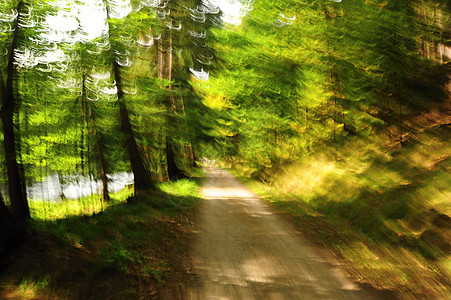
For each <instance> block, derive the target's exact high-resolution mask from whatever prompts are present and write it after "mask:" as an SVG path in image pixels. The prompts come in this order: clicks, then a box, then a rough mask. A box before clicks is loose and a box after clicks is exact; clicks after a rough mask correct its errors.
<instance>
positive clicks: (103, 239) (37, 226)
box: [0, 179, 199, 299]
mask: <svg viewBox="0 0 451 300" xmlns="http://www.w3.org/2000/svg"><path fill="white" fill-rule="evenodd" d="M159 190H160V191H157V192H155V193H152V194H148V195H144V196H140V197H139V198H137V197H132V198H130V193H128V192H127V191H123V192H122V193H121V194H120V195H116V196H115V197H113V201H111V203H108V205H107V207H106V208H105V209H104V210H103V211H97V209H92V210H87V209H86V207H84V208H83V209H79V207H74V203H70V202H68V203H61V204H59V205H62V206H64V205H66V206H67V207H63V208H62V207H61V206H59V207H58V206H56V204H55V206H53V205H51V206H49V205H48V204H47V205H46V206H45V209H46V211H45V215H44V216H45V217H40V216H42V215H40V214H39V213H40V212H41V208H39V206H34V211H33V214H34V217H35V218H34V219H33V221H32V223H31V226H30V227H31V229H30V232H29V233H28V236H27V238H26V240H25V242H24V243H23V245H22V246H21V247H20V248H19V249H17V250H16V251H15V252H14V253H13V254H11V255H10V256H9V257H8V258H6V259H4V260H3V261H1V262H0V298H2V299H133V298H138V299H158V291H159V289H161V288H163V286H164V285H165V284H166V283H168V281H171V280H172V277H173V274H176V273H177V272H181V270H180V268H181V263H180V262H181V260H182V259H183V257H184V254H185V251H186V250H187V245H186V243H187V240H188V239H189V234H190V231H191V227H192V225H193V221H192V219H193V218H194V208H195V206H196V203H197V202H198V200H199V179H183V180H179V181H177V182H174V183H163V184H160V185H159ZM168 199H171V200H172V201H167V200H168ZM174 203H176V204H177V205H174ZM156 204H157V205H156ZM92 207H93V208H94V207H95V206H94V205H93V206H92ZM65 213H66V215H65V216H64V214H65ZM68 213H69V214H68ZM70 214H72V215H70ZM49 215H51V216H55V217H56V218H54V219H53V220H50V221H49V220H48V218H47V217H46V216H49ZM60 216H64V217H63V218H59V217H60Z"/></svg>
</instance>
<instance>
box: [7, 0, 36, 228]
mask: <svg viewBox="0 0 451 300" xmlns="http://www.w3.org/2000/svg"><path fill="white" fill-rule="evenodd" d="M23 5H24V4H23V2H22V1H19V3H18V6H17V11H18V12H19V14H20V12H21V11H22V8H23ZM18 19H19V16H18V17H17V18H16V21H15V30H14V33H13V39H12V44H11V48H10V51H9V58H8V65H7V69H6V83H5V82H4V81H3V80H0V97H1V101H2V108H1V111H0V118H1V120H2V124H3V134H4V147H5V155H6V171H7V175H8V188H9V196H10V201H11V208H12V214H13V216H14V217H15V219H16V220H17V221H18V222H20V223H24V222H25V221H26V220H28V219H30V210H29V207H28V201H27V195H26V190H25V188H24V187H25V180H24V178H23V176H21V172H20V166H19V162H18V161H17V149H16V133H15V130H14V129H15V128H14V113H15V111H16V104H17V99H16V97H15V95H14V82H13V81H14V75H15V73H16V70H15V67H14V49H16V48H17V45H18V38H19V27H18V26H17V23H18Z"/></svg>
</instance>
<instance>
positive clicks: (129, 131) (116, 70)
mask: <svg viewBox="0 0 451 300" xmlns="http://www.w3.org/2000/svg"><path fill="white" fill-rule="evenodd" d="M105 4H106V8H107V20H108V21H109V22H110V21H111V20H112V19H111V17H110V15H111V11H110V10H111V8H110V7H109V6H108V1H105ZM111 41H112V40H110V42H111ZM110 53H111V55H112V60H113V74H114V80H115V82H116V86H117V97H118V100H117V103H118V105H119V114H120V116H119V119H120V123H121V130H122V132H123V134H124V136H125V146H126V148H127V153H128V158H129V160H130V166H131V169H132V172H133V175H134V181H135V194H141V193H142V192H145V191H149V190H155V184H154V183H153V181H152V178H151V175H150V172H149V171H148V169H147V168H146V166H145V165H144V161H143V158H142V155H141V153H140V149H139V147H138V144H137V142H136V138H135V133H134V129H133V126H132V123H131V121H130V112H129V110H128V108H127V105H126V100H125V92H124V89H123V88H124V86H123V80H122V74H121V66H120V64H119V63H118V60H119V59H120V58H119V57H116V54H117V53H120V51H119V49H118V46H117V45H115V43H111V52H110Z"/></svg>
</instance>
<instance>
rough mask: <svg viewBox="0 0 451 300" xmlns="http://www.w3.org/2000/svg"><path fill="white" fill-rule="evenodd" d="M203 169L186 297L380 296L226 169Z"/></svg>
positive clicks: (353, 297)
mask: <svg viewBox="0 0 451 300" xmlns="http://www.w3.org/2000/svg"><path fill="white" fill-rule="evenodd" d="M206 172H207V179H206V181H205V182H204V187H203V196H204V198H205V200H204V203H203V204H202V207H201V208H200V210H201V211H200V216H199V224H198V231H197V232H196V234H195V235H196V237H195V241H194V244H193V247H192V249H191V257H190V259H191V262H190V264H191V268H192V269H191V274H192V275H193V277H194V278H195V280H192V281H191V283H190V284H189V286H185V287H184V288H183V290H184V291H183V294H185V295H183V296H182V298H183V299H199V300H200V299H202V300H204V299H233V300H237V299H378V298H380V297H376V293H374V291H372V290H367V289H361V288H360V287H359V286H358V285H356V284H354V283H352V282H351V281H350V279H349V278H348V277H349V276H348V275H346V272H345V271H344V270H343V269H342V268H341V267H340V265H339V264H338V262H337V261H335V260H334V258H333V256H332V255H331V254H330V253H327V252H326V251H324V250H322V249H318V247H317V246H313V245H312V244H311V243H309V242H308V241H307V240H306V238H305V237H304V236H302V234H301V233H300V232H299V231H297V230H296V229H295V228H294V227H293V226H292V225H291V224H290V223H289V222H288V221H286V220H285V219H284V218H283V216H281V215H280V214H278V213H277V212H274V211H272V209H270V208H269V207H268V206H267V205H266V204H264V203H263V202H262V201H261V200H260V199H259V198H258V197H257V196H256V195H255V194H254V193H252V192H251V191H250V190H249V189H248V188H247V187H245V186H244V185H243V184H241V183H240V182H239V181H238V180H236V179H235V178H234V177H233V176H232V175H231V174H230V173H229V172H227V171H225V170H221V169H218V168H215V167H210V168H207V169H206ZM381 299H382V298H381ZM385 299H387V298H386V297H385Z"/></svg>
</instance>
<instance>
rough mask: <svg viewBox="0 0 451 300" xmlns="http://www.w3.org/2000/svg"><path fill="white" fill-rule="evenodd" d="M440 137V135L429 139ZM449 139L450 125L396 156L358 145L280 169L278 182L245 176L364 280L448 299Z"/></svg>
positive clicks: (413, 295) (407, 294)
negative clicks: (336, 156) (333, 156)
mask: <svg viewBox="0 0 451 300" xmlns="http://www.w3.org/2000/svg"><path fill="white" fill-rule="evenodd" d="M434 136H435V137H437V136H439V137H440V138H437V139H435V140H434V143H428V142H427V141H428V140H430V139H432V137H434ZM449 138H451V134H450V132H449V130H447V129H443V128H435V129H432V130H431V132H429V133H428V134H426V133H423V136H418V137H417V139H416V140H415V141H414V142H412V143H410V144H407V145H404V147H403V149H401V150H397V151H393V152H392V153H381V152H379V153H377V149H378V148H380V146H377V147H376V146H374V147H375V148H374V149H368V147H369V146H368V145H359V144H353V147H352V148H343V149H342V151H343V152H342V153H341V157H342V158H343V159H342V160H339V161H336V160H331V159H328V158H326V157H324V156H312V157H311V158H310V160H309V161H306V162H304V164H302V165H293V166H289V167H287V168H285V169H284V170H283V171H282V172H279V173H277V174H274V177H273V180H272V181H271V184H263V183H261V182H258V181H253V180H250V179H246V178H242V180H243V181H244V182H245V183H246V184H247V185H248V186H249V187H250V188H251V189H252V190H254V191H255V192H256V193H258V194H259V195H260V196H261V197H262V198H263V199H265V200H266V201H267V202H269V203H270V204H271V205H272V206H274V207H276V208H277V209H279V210H281V211H284V212H286V213H288V214H289V215H291V216H293V217H294V220H295V222H297V224H298V226H299V228H301V229H302V230H303V231H304V232H306V233H307V234H308V235H310V236H311V238H312V239H313V240H317V241H318V242H319V243H321V244H323V245H325V246H327V247H329V248H330V249H332V250H333V251H334V252H335V253H337V254H338V255H339V256H341V257H342V258H343V259H344V261H345V262H346V263H347V265H348V266H349V269H350V272H351V273H352V274H353V275H354V276H355V278H356V279H357V280H359V281H360V282H362V283H366V284H370V285H372V286H374V287H376V288H379V289H389V290H393V291H396V292H397V293H398V294H399V295H400V297H401V298H406V299H418V298H423V299H424V298H425V299H432V298H434V299H435V298H437V299H445V298H449V297H451V295H450V294H449V290H450V288H451V276H450V274H451V269H450V265H451V263H450V261H451V259H450V258H451V218H450V217H449V215H450V214H451V210H450V208H451V207H450V206H451V202H450V201H449V199H450V195H451V190H450V187H451V176H450V175H449V174H450V173H449V170H450V167H451V158H450V156H449V153H451V147H450V145H449V142H447V141H449ZM440 141H442V142H440ZM369 150H373V151H374V152H373V154H372V155H365V151H368V152H369ZM359 154H360V155H359Z"/></svg>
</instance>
